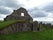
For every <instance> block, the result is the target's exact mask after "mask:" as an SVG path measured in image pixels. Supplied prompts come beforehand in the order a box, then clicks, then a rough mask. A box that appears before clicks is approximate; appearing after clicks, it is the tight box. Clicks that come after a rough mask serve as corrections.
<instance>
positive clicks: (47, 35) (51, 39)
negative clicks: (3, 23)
mask: <svg viewBox="0 0 53 40" xmlns="http://www.w3.org/2000/svg"><path fill="white" fill-rule="evenodd" d="M0 40H53V30H52V29H48V30H46V29H45V30H43V31H41V32H18V33H16V34H5V35H4V34H3V35H0Z"/></svg>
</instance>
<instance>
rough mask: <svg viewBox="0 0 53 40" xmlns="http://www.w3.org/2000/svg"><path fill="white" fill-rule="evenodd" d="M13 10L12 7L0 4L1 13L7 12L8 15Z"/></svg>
mask: <svg viewBox="0 0 53 40" xmlns="http://www.w3.org/2000/svg"><path fill="white" fill-rule="evenodd" d="M12 11H13V10H12V9H11V8H8V7H4V6H0V13H1V14H5V15H8V14H10V13H11V12H12Z"/></svg>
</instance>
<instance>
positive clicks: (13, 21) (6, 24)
mask: <svg viewBox="0 0 53 40" xmlns="http://www.w3.org/2000/svg"><path fill="white" fill-rule="evenodd" d="M16 22H24V21H23V20H9V21H4V22H0V29H2V28H4V27H6V26H8V25H11V24H13V23H16Z"/></svg>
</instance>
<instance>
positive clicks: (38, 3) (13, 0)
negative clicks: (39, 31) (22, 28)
mask: <svg viewBox="0 0 53 40" xmlns="http://www.w3.org/2000/svg"><path fill="white" fill-rule="evenodd" d="M20 7H24V8H26V9H27V11H28V13H29V15H31V17H32V18H33V21H48V22H52V21H53V0H0V20H3V19H4V18H5V17H6V16H7V15H10V14H11V13H12V12H13V10H16V9H18V8H20Z"/></svg>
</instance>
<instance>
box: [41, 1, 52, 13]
mask: <svg viewBox="0 0 53 40" xmlns="http://www.w3.org/2000/svg"><path fill="white" fill-rule="evenodd" d="M41 10H44V11H46V12H52V13H53V2H51V3H48V4H47V5H45V6H44V7H42V8H41Z"/></svg>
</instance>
